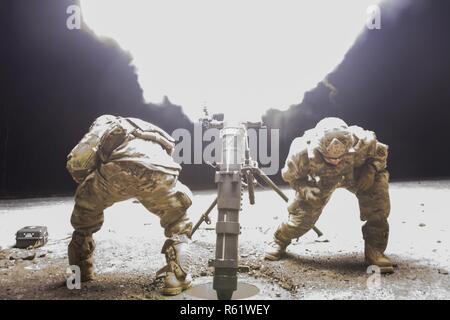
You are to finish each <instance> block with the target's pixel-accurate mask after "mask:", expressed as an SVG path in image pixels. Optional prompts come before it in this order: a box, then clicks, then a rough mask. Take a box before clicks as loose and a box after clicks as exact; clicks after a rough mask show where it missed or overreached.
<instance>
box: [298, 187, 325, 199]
mask: <svg viewBox="0 0 450 320" xmlns="http://www.w3.org/2000/svg"><path fill="white" fill-rule="evenodd" d="M298 193H299V194H300V196H301V197H302V199H304V200H306V201H308V202H318V201H319V200H320V196H319V195H320V189H319V188H316V187H307V186H306V187H301V188H300V189H299V190H298Z"/></svg>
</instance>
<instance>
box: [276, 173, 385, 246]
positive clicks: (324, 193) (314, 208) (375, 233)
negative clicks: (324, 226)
mask: <svg viewBox="0 0 450 320" xmlns="http://www.w3.org/2000/svg"><path fill="white" fill-rule="evenodd" d="M352 185H353V184H352ZM343 187H344V188H346V189H347V190H349V191H350V192H352V193H354V194H355V195H356V197H357V198H358V202H359V208H360V218H361V220H362V221H365V222H366V223H365V224H364V225H363V227H362V233H363V238H364V240H365V243H366V245H370V246H371V247H373V248H374V249H376V250H377V251H378V252H381V253H383V252H384V251H385V250H386V247H387V243H388V237H389V224H388V221H387V218H388V216H389V212H390V200H389V173H388V172H387V171H386V170H385V171H382V172H379V173H377V174H376V176H375V182H374V184H373V185H372V187H370V188H369V189H368V190H366V191H360V190H356V189H355V188H354V187H351V186H345V185H344V186H343ZM334 190H335V189H333V188H331V189H330V190H321V193H320V195H319V199H318V200H317V201H307V200H305V199H302V198H301V197H300V196H299V195H298V193H297V194H296V197H295V199H293V200H292V201H291V203H290V204H289V205H288V212H289V219H288V221H287V222H284V223H282V224H281V225H280V226H279V227H278V230H277V231H276V232H275V241H278V242H280V243H281V244H288V243H290V241H291V240H292V239H295V238H299V237H301V236H302V235H304V234H305V233H306V232H308V231H309V230H310V229H312V227H313V226H314V225H315V223H316V222H317V220H318V219H319V216H320V214H321V213H322V210H323V208H324V207H325V205H326V204H327V203H328V201H329V199H330V197H331V195H332V193H333V191H334Z"/></svg>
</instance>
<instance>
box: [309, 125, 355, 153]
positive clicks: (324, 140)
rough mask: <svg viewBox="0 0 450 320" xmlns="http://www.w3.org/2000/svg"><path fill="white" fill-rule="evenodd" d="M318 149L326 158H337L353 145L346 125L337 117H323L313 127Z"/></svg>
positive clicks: (351, 136)
mask: <svg viewBox="0 0 450 320" xmlns="http://www.w3.org/2000/svg"><path fill="white" fill-rule="evenodd" d="M314 131H315V133H316V137H317V139H318V141H317V142H318V150H319V152H320V153H321V154H322V155H324V156H325V157H327V158H331V159H338V158H340V157H342V156H343V155H345V154H346V153H348V152H349V151H350V150H351V149H352V146H353V135H352V134H351V132H350V131H349V129H348V125H347V124H346V123H345V122H344V121H343V120H341V119H339V118H332V117H330V118H324V119H322V120H321V121H319V123H317V125H316V127H315V128H314Z"/></svg>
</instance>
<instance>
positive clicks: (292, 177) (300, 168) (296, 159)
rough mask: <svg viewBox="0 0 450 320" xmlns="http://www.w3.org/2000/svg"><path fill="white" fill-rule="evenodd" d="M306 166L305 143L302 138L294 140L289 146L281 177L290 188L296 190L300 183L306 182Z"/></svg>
mask: <svg viewBox="0 0 450 320" xmlns="http://www.w3.org/2000/svg"><path fill="white" fill-rule="evenodd" d="M307 166H308V152H307V149H306V143H305V142H304V140H303V139H302V138H296V139H295V140H294V141H293V142H292V144H291V148H290V150H289V155H288V157H287V159H286V163H285V166H284V168H283V169H282V171H281V176H282V178H283V180H284V181H286V182H287V183H289V185H290V186H291V187H293V188H296V187H298V185H299V183H301V182H302V181H304V182H306V181H307Z"/></svg>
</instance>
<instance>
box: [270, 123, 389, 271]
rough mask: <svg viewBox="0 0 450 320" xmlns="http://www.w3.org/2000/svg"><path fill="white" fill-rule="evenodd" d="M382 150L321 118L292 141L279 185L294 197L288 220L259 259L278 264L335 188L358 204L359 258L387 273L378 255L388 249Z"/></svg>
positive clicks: (371, 138) (368, 137)
mask: <svg viewBox="0 0 450 320" xmlns="http://www.w3.org/2000/svg"><path fill="white" fill-rule="evenodd" d="M387 155H388V147H387V146H386V145H384V144H382V143H380V142H378V141H377V139H376V136H375V134H374V133H373V132H372V131H367V130H364V129H362V128H360V127H358V126H351V127H348V126H347V124H346V123H345V122H344V121H342V120H341V119H338V118H325V119H323V120H322V121H320V122H319V123H318V124H317V125H316V127H315V128H314V129H312V130H309V131H307V132H306V133H305V135H304V136H302V137H299V138H296V139H295V140H294V141H293V142H292V145H291V148H290V152H289V155H288V158H287V160H286V164H285V167H284V169H283V170H282V177H283V180H285V181H286V182H288V183H289V185H290V186H291V187H292V188H293V189H294V190H295V191H296V196H295V199H293V201H291V203H290V204H289V206H288V212H289V219H288V221H287V222H284V223H282V224H281V225H280V226H279V228H278V230H277V231H276V232H275V235H274V241H273V242H271V243H270V244H269V247H268V249H267V250H266V255H265V258H266V259H268V260H278V259H280V258H281V256H282V255H283V254H284V253H285V251H286V247H287V246H288V245H289V244H290V242H291V240H292V239H295V238H299V237H301V236H302V235H303V234H305V233H306V232H308V231H309V230H310V229H311V228H312V227H313V226H314V224H315V223H316V221H317V219H318V218H319V216H320V214H321V213H322V210H323V208H324V206H325V205H326V204H327V202H328V200H329V199H330V197H331V195H332V193H333V192H334V190H335V189H336V188H346V189H347V190H349V191H350V192H352V193H354V194H355V195H356V197H357V198H358V202H359V207H360V216H361V220H362V221H365V224H364V225H363V227H362V233H363V237H364V240H365V258H366V262H367V263H368V264H370V265H377V266H379V267H380V269H381V272H382V273H391V272H393V266H392V263H391V261H390V260H389V258H387V257H386V256H385V255H384V251H385V249H386V246H387V243H388V235H389V224H388V220H387V218H388V216H389V211H390V200H389V190H388V189H389V173H388V171H387V170H386V160H387Z"/></svg>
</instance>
